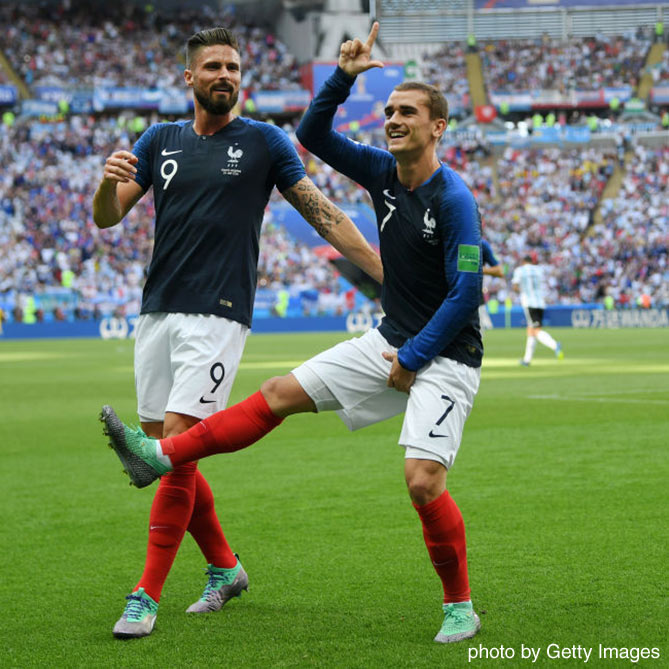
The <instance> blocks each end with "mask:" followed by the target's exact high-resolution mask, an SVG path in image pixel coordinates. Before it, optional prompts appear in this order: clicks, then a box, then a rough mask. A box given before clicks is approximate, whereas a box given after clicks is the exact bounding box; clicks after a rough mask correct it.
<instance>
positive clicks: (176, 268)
mask: <svg viewBox="0 0 669 669" xmlns="http://www.w3.org/2000/svg"><path fill="white" fill-rule="evenodd" d="M133 153H134V154H135V155H136V156H137V158H138V159H139V162H138V164H137V176H136V181H137V183H138V184H139V186H140V187H141V188H142V189H143V190H144V191H148V190H149V188H150V187H151V186H153V193H154V200H155V209H156V214H155V215H156V223H155V241H154V249H153V256H152V258H151V263H150V265H149V269H148V276H147V280H146V284H145V286H144V293H143V297H142V309H141V313H142V314H145V313H153V312H168V313H190V314H193V313H199V314H215V315H217V316H223V317H225V318H228V319H230V320H234V321H237V322H239V323H242V324H244V325H247V326H250V325H251V315H252V311H253V301H254V298H255V289H256V279H257V264H258V251H259V238H260V228H261V225H262V220H263V213H264V210H265V207H266V206H267V202H268V201H269V197H270V194H271V191H272V188H273V187H274V186H277V188H278V189H279V190H280V191H285V190H286V189H287V188H290V187H291V186H293V185H294V184H295V183H296V182H297V181H299V180H300V179H302V178H303V177H304V176H306V173H305V170H304V166H303V165H302V162H301V161H300V159H299V157H298V155H297V152H296V151H295V148H294V147H293V145H292V143H291V142H290V139H289V138H288V137H287V135H286V134H285V133H284V132H283V131H282V130H280V129H279V128H276V127H275V126H272V125H269V124H268V123H261V122H259V121H254V120H250V119H244V118H235V119H233V120H232V121H231V122H230V123H229V124H228V125H226V126H225V127H224V128H222V129H221V130H219V131H218V132H217V133H215V134H213V135H197V134H196V133H195V131H194V129H193V122H192V121H178V122H175V123H159V124H156V125H153V126H151V127H150V128H149V129H148V130H147V131H146V132H145V133H144V134H143V135H142V136H141V137H140V138H139V140H138V141H137V143H136V144H135V146H134V148H133Z"/></svg>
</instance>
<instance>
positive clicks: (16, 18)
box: [0, 2, 299, 91]
mask: <svg viewBox="0 0 669 669" xmlns="http://www.w3.org/2000/svg"><path fill="white" fill-rule="evenodd" d="M149 7H150V9H148V8H149ZM221 22H223V23H224V24H225V25H227V26H228V27H230V28H231V29H232V30H234V31H235V33H236V34H237V36H238V38H239V40H240V46H241V49H242V60H243V62H244V70H243V80H242V89H243V90H246V91H251V90H254V89H255V88H263V89H279V88H280V89H282V90H285V89H287V88H298V87H299V71H298V67H297V62H296V60H295V58H294V56H293V55H292V54H291V53H290V51H289V49H288V48H287V47H286V45H285V44H283V43H282V42H281V41H280V40H278V39H277V38H276V36H275V35H274V34H273V33H272V32H271V31H269V30H267V29H265V28H261V27H259V26H252V25H249V24H248V23H242V22H240V21H237V19H236V17H235V13H234V6H231V7H230V8H228V9H224V10H222V11H217V12H216V13H215V14H214V12H213V11H212V9H211V8H210V7H209V6H207V5H206V4H203V5H202V6H198V7H197V8H190V9H188V8H186V9H181V10H180V11H178V12H177V13H170V15H169V16H163V15H162V14H161V13H160V11H159V9H157V8H155V7H153V6H149V5H147V6H146V7H140V6H139V5H129V4H124V3H121V4H114V3H107V4H104V5H100V6H98V7H96V11H94V12H91V11H90V10H89V9H88V7H86V6H85V5H82V4H80V3H67V2H63V3H61V4H60V5H48V6H42V5H41V4H35V5H30V4H23V5H21V4H13V5H4V6H3V5H0V34H2V35H3V45H2V48H3V51H4V53H5V54H6V56H7V57H8V59H9V61H10V63H11V65H12V67H13V68H14V70H15V72H16V73H17V74H18V75H19V76H21V77H22V78H23V80H24V81H25V83H26V85H27V86H29V87H32V86H65V87H67V86H74V87H79V88H94V87H96V86H112V87H113V86H124V87H127V86H143V87H146V88H156V87H161V88H170V87H176V88H181V87H182V86H183V68H184V62H183V55H182V54H183V46H184V44H185V42H186V39H187V38H188V37H189V36H190V35H192V34H193V33H194V32H196V31H197V30H200V29H201V28H202V27H205V26H206V25H211V24H220V23H221Z"/></svg>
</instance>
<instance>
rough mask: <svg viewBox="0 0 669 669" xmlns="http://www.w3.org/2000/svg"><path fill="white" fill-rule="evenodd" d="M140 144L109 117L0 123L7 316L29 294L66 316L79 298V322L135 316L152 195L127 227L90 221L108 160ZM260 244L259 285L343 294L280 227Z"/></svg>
mask: <svg viewBox="0 0 669 669" xmlns="http://www.w3.org/2000/svg"><path fill="white" fill-rule="evenodd" d="M134 139H135V137H134V136H133V134H132V133H131V132H130V131H129V130H128V129H127V124H119V122H118V119H110V118H107V119H104V118H101V119H96V118H94V117H89V116H71V117H68V118H67V119H66V120H62V121H60V122H57V123H50V124H44V123H40V122H38V121H19V122H17V123H15V124H14V125H13V126H11V127H8V126H0V161H2V164H3V165H5V166H6V169H5V170H4V171H3V173H2V176H1V177H0V244H1V245H2V248H3V254H2V255H0V299H2V300H3V301H4V302H5V304H11V305H12V309H10V310H9V311H10V312H11V311H14V309H16V307H18V308H19V309H18V310H16V311H15V315H19V314H20V309H21V307H22V304H23V301H24V299H25V296H26V295H32V294H37V295H40V296H41V297H44V296H48V295H52V296H53V299H52V300H51V301H52V302H54V303H55V304H59V305H61V310H64V309H65V306H66V305H68V304H71V303H72V302H73V301H74V302H75V303H76V305H77V314H78V315H79V316H81V317H86V316H92V315H94V314H98V313H106V314H108V313H114V314H117V315H123V314H126V313H127V314H131V313H136V312H137V310H138V307H139V301H140V298H141V286H142V284H143V278H144V269H145V267H146V265H147V262H148V259H149V257H150V254H151V250H152V245H153V242H152V239H153V227H152V226H153V218H154V212H153V199H152V197H151V194H150V193H149V194H148V195H147V196H146V197H144V198H143V199H142V200H141V201H140V202H139V203H138V205H137V206H136V207H135V208H134V209H133V210H132V211H131V212H130V214H129V215H128V216H127V217H126V219H125V222H124V223H123V225H120V226H116V227H113V228H110V229H108V230H102V231H101V230H98V228H97V227H96V226H95V224H94V223H93V221H92V216H91V203H92V198H93V193H94V191H95V188H96V187H97V183H98V181H99V178H100V175H101V170H102V163H103V161H104V157H106V156H107V155H109V154H111V153H112V152H113V151H114V150H115V149H116V148H120V147H127V146H131V145H132V144H133V143H134ZM312 169H313V168H312ZM279 197H280V196H279ZM305 225H306V224H305ZM261 247H262V249H263V252H262V254H261V258H260V280H261V284H264V285H267V284H271V286H272V287H273V288H276V287H277V285H279V284H281V285H283V286H284V287H288V286H297V285H299V286H302V287H303V288H304V287H309V288H310V289H313V290H316V291H317V292H318V293H319V294H320V293H323V294H324V295H325V294H335V293H337V292H338V290H339V282H338V277H337V273H336V272H335V271H334V269H333V268H332V267H331V265H330V264H329V263H328V262H327V261H326V260H324V259H321V258H319V257H317V256H315V255H313V253H311V252H310V251H309V250H308V249H307V247H305V246H304V245H303V244H300V243H298V242H296V241H294V240H292V239H290V238H289V237H287V235H286V234H285V232H282V231H281V230H280V229H277V227H276V226H274V225H267V226H264V232H263V236H262V240H261ZM68 294H71V295H72V296H73V297H76V299H74V300H73V299H68V297H67V296H68ZM63 296H65V298H63ZM41 301H45V302H49V300H44V299H43V300H41ZM325 301H326V302H327V299H325Z"/></svg>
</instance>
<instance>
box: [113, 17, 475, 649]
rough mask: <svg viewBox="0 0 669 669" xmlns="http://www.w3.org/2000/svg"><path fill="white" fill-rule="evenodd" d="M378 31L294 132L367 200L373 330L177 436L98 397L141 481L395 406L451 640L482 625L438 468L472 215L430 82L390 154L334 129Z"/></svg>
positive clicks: (469, 390) (455, 366)
mask: <svg viewBox="0 0 669 669" xmlns="http://www.w3.org/2000/svg"><path fill="white" fill-rule="evenodd" d="M377 32H378V24H377V23H375V24H374V25H373V27H372V30H371V32H370V34H369V36H368V38H367V40H366V41H364V42H363V41H361V40H359V39H355V40H352V41H348V42H345V43H344V44H343V45H342V47H341V53H340V57H339V62H338V67H337V69H336V70H335V72H334V73H333V74H332V76H331V77H330V78H329V79H328V80H327V81H326V83H325V84H324V86H323V88H322V89H321V90H320V92H319V93H318V95H317V96H316V97H315V98H314V100H313V101H312V103H311V106H310V107H309V109H308V111H307V113H306V115H305V116H304V118H303V120H302V122H301V124H300V127H299V128H298V131H297V134H298V137H299V139H300V141H301V142H302V143H303V144H304V146H305V147H306V148H308V149H309V150H310V151H312V152H313V153H315V154H316V155H318V156H320V157H321V158H322V159H323V160H324V161H326V162H328V163H330V164H331V165H332V166H333V167H334V168H335V169H337V170H338V171H340V172H342V173H344V174H346V175H347V176H349V177H351V178H352V179H354V180H355V181H357V182H358V183H359V184H361V185H362V186H364V187H365V188H366V189H367V190H368V191H369V193H370V195H371V197H372V201H373V203H374V208H375V211H376V217H377V224H378V228H379V238H380V248H381V258H382V260H383V271H384V283H383V289H382V306H383V309H384V311H385V316H384V318H383V320H382V322H381V324H380V325H379V327H378V328H376V329H373V330H370V331H369V332H368V333H366V334H364V335H363V336H361V337H360V338H356V339H351V340H349V341H345V342H342V343H340V344H338V345H337V346H335V347H333V348H331V349H330V350H327V351H325V352H323V353H321V354H319V355H317V356H315V357H314V358H312V359H311V360H308V361H307V362H305V363H304V364H302V365H300V366H299V367H297V368H296V369H294V370H293V371H292V372H291V373H290V374H287V375H286V376H282V377H275V378H272V379H270V380H268V381H266V382H264V383H263V384H262V386H261V388H260V390H259V392H257V393H255V394H254V395H252V396H251V397H249V398H247V399H246V400H244V401H243V402H240V403H239V404H237V405H235V406H233V407H230V408H229V409H225V410H224V411H221V412H219V413H217V414H215V415H214V416H211V417H209V418H206V419H204V420H203V421H202V422H200V423H199V424H198V425H196V426H194V427H193V428H191V429H189V430H188V431H187V432H185V433H183V434H180V435H177V436H175V437H171V438H168V439H163V440H155V439H149V438H147V437H146V436H145V435H143V434H142V433H141V432H139V431H137V430H132V429H131V428H129V427H127V426H125V425H124V424H123V423H122V422H121V421H120V420H119V419H118V417H117V416H116V414H115V413H114V411H113V409H112V408H111V407H108V406H107V407H103V411H102V417H103V420H104V422H105V425H106V430H107V433H108V434H109V436H110V438H111V445H112V447H113V448H114V450H115V451H116V453H117V455H118V456H119V458H120V459H121V461H122V462H123V464H124V467H125V468H126V470H127V471H128V472H129V474H130V476H131V480H132V482H133V483H134V484H135V485H137V486H138V487H142V486H145V485H148V484H149V483H151V482H152V481H153V480H155V479H156V478H157V477H159V476H164V475H165V474H167V473H169V472H171V471H173V470H174V469H175V468H177V467H180V466H183V464H184V463H187V462H190V461H193V460H197V459H198V458H202V457H206V456H208V455H213V454H214V453H222V452H231V451H235V450H238V449H240V448H244V447H246V446H248V445H250V444H251V443H254V442H255V441H257V440H258V439H260V438H261V437H262V436H263V435H265V434H267V433H268V432H269V431H270V430H271V429H273V428H274V427H276V426H277V425H278V424H279V423H281V421H282V420H283V419H284V418H285V417H286V416H289V415H291V414H294V413H299V412H305V411H312V412H320V411H328V410H334V411H337V412H338V414H339V415H340V417H341V418H342V420H343V421H344V423H345V424H346V425H347V426H348V427H349V429H351V430H355V429H358V428H361V427H365V426H367V425H371V424H373V423H375V422H378V421H381V420H384V419H386V418H390V417H392V416H396V415H398V414H401V413H403V412H404V413H405V417H404V423H403V426H402V431H401V434H400V438H399V443H400V445H401V446H402V447H404V449H405V465H404V475H405V479H406V483H407V486H408V489H409V495H410V497H411V500H412V502H413V505H414V507H415V509H416V511H417V513H418V516H419V518H420V521H421V524H422V529H423V536H424V539H425V544H426V546H427V550H428V552H429V555H430V558H431V560H432V564H433V565H434V568H435V570H436V572H437V574H438V576H439V578H440V580H441V583H442V586H443V592H444V599H443V622H442V626H441V628H440V630H439V632H438V633H437V635H436V637H435V641H437V642H439V643H449V642H454V641H460V640H461V639H467V638H469V637H472V636H474V635H475V634H476V633H477V631H478V629H479V626H480V621H479V618H478V616H477V615H476V613H475V612H474V609H473V606H472V602H471V597H470V588H469V579H468V573H467V548H466V539H465V527H464V522H463V519H462V515H461V513H460V510H459V509H458V506H457V505H456V503H455V501H454V500H453V499H452V497H451V496H450V494H449V492H448V490H447V489H446V477H447V472H448V471H449V470H450V469H451V467H452V466H453V462H454V460H455V457H456V454H457V452H458V448H459V446H460V441H461V438H462V432H463V428H464V424H465V421H466V419H467V416H468V415H469V412H470V410H471V408H472V405H473V402H474V397H475V395H476V392H477V390H478V387H479V381H480V367H481V359H482V355H483V346H482V342H481V334H480V329H479V321H478V305H479V297H480V295H481V278H482V272H481V222H480V217H479V212H478V207H477V205H476V202H475V200H474V197H473V196H472V194H471V192H470V191H469V189H468V188H467V186H466V185H465V183H464V182H463V180H462V179H461V178H460V177H459V176H458V175H457V174H456V173H455V172H453V170H451V169H450V168H448V167H447V166H445V165H442V164H441V163H440V161H439V160H438V158H437V153H436V147H437V144H438V142H439V140H440V139H441V136H442V134H443V132H444V130H445V129H446V125H447V123H448V107H447V103H446V100H445V98H444V97H443V95H442V94H441V93H440V92H439V91H438V90H437V89H436V88H434V87H433V86H429V85H426V84H422V83H413V82H412V83H404V84H400V85H399V86H397V87H396V88H395V89H394V90H393V92H392V93H391V95H390V97H389V99H388V101H387V103H386V106H385V115H386V121H385V134H386V140H387V144H388V150H387V151H385V150H382V149H378V148H374V147H371V146H366V145H362V144H358V143H356V142H353V141H351V140H349V139H347V138H346V137H344V136H343V135H340V134H339V133H337V132H335V131H334V130H333V129H332V122H333V118H334V115H335V112H336V110H337V107H338V105H339V104H341V103H342V102H344V101H345V100H346V98H347V96H348V95H349V91H350V89H351V87H352V85H353V83H354V81H355V78H356V76H357V75H358V74H360V73H361V72H364V71H366V70H368V69H369V68H371V67H382V66H383V64H382V63H381V62H379V61H376V60H372V58H371V51H372V47H373V44H374V41H375V39H376V35H377ZM383 559H385V560H387V559H388V556H383Z"/></svg>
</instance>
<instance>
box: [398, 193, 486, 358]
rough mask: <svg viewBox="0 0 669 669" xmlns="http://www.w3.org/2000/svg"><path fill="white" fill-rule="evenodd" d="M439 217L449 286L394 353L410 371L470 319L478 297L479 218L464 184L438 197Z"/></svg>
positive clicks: (456, 333) (436, 352)
mask: <svg viewBox="0 0 669 669" xmlns="http://www.w3.org/2000/svg"><path fill="white" fill-rule="evenodd" d="M439 220H440V227H441V232H442V243H443V248H444V271H445V274H446V282H447V285H448V286H449V289H448V293H447V295H446V298H445V299H444V301H443V302H442V303H441V305H440V306H439V308H438V309H437V311H436V312H435V313H434V316H432V318H431V319H430V320H429V321H428V322H427V324H426V325H425V327H423V329H422V330H421V331H420V332H418V334H416V335H415V336H414V337H412V338H411V339H408V340H407V341H406V342H405V343H404V345H403V346H402V347H401V348H400V349H399V351H398V353H397V356H398V360H399V362H400V364H401V365H402V367H404V368H405V369H409V370H412V371H417V370H419V369H420V368H421V367H423V365H425V364H427V363H428V362H429V361H430V360H432V358H434V357H435V356H437V355H439V353H441V351H443V350H444V349H445V348H446V347H447V346H448V345H449V344H450V343H451V341H452V340H453V339H454V338H455V337H456V336H457V335H458V333H459V332H460V331H461V330H462V329H463V328H464V327H465V326H466V325H467V324H468V323H470V322H471V320H472V318H474V316H475V314H476V313H477V310H478V306H479V298H480V296H481V282H482V276H483V275H482V271H481V268H482V264H481V218H480V215H479V211H478V207H477V205H476V200H475V199H474V196H473V195H472V194H471V192H470V191H469V189H468V188H467V187H466V186H465V185H464V184H462V185H461V187H458V188H457V189H456V190H455V192H454V193H453V194H452V195H449V196H447V197H445V198H444V199H443V200H442V204H441V208H440V217H439Z"/></svg>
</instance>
